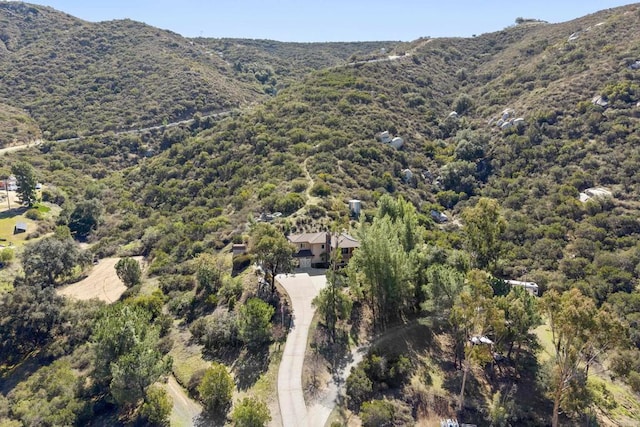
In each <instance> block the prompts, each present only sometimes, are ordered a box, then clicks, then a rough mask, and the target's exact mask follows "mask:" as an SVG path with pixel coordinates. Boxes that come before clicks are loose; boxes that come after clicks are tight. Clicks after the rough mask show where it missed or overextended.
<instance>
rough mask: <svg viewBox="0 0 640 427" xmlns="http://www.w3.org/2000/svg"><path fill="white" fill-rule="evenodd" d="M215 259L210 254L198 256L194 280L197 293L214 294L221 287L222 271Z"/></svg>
mask: <svg viewBox="0 0 640 427" xmlns="http://www.w3.org/2000/svg"><path fill="white" fill-rule="evenodd" d="M218 264H219V262H218V259H217V258H216V257H214V256H213V255H211V254H206V253H204V254H200V256H199V257H198V260H197V264H196V280H197V282H198V290H197V292H196V293H197V294H198V293H202V292H204V293H205V294H206V295H211V294H215V293H216V292H217V291H218V289H219V288H220V287H221V286H222V277H223V276H222V271H221V269H220V267H219V265H218Z"/></svg>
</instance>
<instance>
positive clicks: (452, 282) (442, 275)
mask: <svg viewBox="0 0 640 427" xmlns="http://www.w3.org/2000/svg"><path fill="white" fill-rule="evenodd" d="M426 276H427V284H426V285H425V294H427V295H429V297H430V298H431V300H432V301H433V303H434V305H435V306H436V308H438V309H440V310H449V309H450V308H451V307H453V304H454V302H455V300H456V298H457V297H458V295H459V294H460V292H462V288H463V287H464V274H462V273H461V272H460V271H459V270H458V269H456V268H454V267H452V266H449V265H446V264H434V265H432V266H430V267H429V268H428V269H427V272H426Z"/></svg>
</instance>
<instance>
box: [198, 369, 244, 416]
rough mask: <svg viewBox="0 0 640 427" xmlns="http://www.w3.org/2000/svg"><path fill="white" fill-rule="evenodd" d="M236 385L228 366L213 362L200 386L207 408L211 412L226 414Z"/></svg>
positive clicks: (201, 397)
mask: <svg viewBox="0 0 640 427" xmlns="http://www.w3.org/2000/svg"><path fill="white" fill-rule="evenodd" d="M234 386H235V384H234V382H233V378H231V374H229V371H227V368H226V366H224V365H222V364H220V363H216V362H213V363H212V364H211V367H210V368H209V369H207V371H206V372H205V374H204V377H203V378H202V382H201V383H200V385H199V386H198V393H200V399H201V400H202V403H203V404H204V407H205V408H206V410H207V411H208V412H209V413H211V414H215V415H226V413H227V411H229V406H231V398H232V396H233V388H234Z"/></svg>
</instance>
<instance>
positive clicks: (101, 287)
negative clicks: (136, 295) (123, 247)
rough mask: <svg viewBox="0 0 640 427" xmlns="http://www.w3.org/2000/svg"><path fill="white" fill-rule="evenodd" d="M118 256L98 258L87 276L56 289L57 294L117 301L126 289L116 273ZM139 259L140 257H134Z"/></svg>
mask: <svg viewBox="0 0 640 427" xmlns="http://www.w3.org/2000/svg"><path fill="white" fill-rule="evenodd" d="M119 259H120V258H105V259H102V260H100V262H99V263H98V265H96V266H95V267H94V268H93V270H92V271H91V273H89V276H87V277H86V278H85V279H82V280H81V281H79V282H77V283H73V284H71V285H68V286H65V287H63V288H60V289H59V290H58V294H59V295H62V296H66V297H71V298H75V299H79V300H88V299H92V298H97V299H99V300H102V301H105V302H107V303H113V302H115V301H117V300H118V299H119V298H120V296H121V295H122V293H123V292H124V291H126V290H127V288H126V286H124V284H123V283H122V282H121V281H120V279H119V278H118V276H117V274H116V269H115V266H116V263H117V262H118V260H119ZM134 259H136V260H137V261H141V260H142V257H134Z"/></svg>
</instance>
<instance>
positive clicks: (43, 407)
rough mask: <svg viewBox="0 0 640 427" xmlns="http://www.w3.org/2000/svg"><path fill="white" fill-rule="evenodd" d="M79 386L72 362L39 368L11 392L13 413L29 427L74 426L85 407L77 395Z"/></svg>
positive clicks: (59, 361)
mask: <svg viewBox="0 0 640 427" xmlns="http://www.w3.org/2000/svg"><path fill="white" fill-rule="evenodd" d="M80 383H81V379H80V378H79V377H77V376H76V374H75V373H74V372H73V369H72V368H71V365H70V363H69V362H68V361H66V360H64V361H63V360H57V361H55V362H53V363H52V364H51V365H49V366H45V367H42V368H40V369H38V370H37V371H36V372H35V373H34V374H32V375H31V376H29V377H28V379H26V380H25V381H22V382H20V383H19V384H18V385H17V386H16V387H15V388H14V389H13V390H12V391H11V393H9V396H8V397H9V400H10V402H11V412H12V413H13V416H14V417H16V418H18V419H19V420H20V421H22V423H23V424H24V425H27V426H35V425H42V426H70V425H75V424H76V422H77V418H78V415H79V414H80V413H81V412H82V410H83V408H84V403H83V402H82V400H81V399H80V396H79V395H78V394H79V393H78V391H79V388H80V387H79V385H80ZM0 424H2V423H1V422H0Z"/></svg>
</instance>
